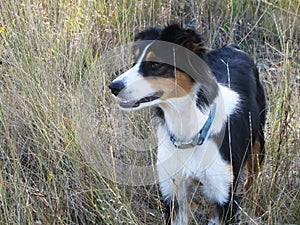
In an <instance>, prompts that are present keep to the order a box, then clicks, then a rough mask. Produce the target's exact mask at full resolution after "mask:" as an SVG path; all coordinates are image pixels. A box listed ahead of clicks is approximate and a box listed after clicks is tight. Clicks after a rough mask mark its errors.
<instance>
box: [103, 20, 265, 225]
mask: <svg viewBox="0 0 300 225" xmlns="http://www.w3.org/2000/svg"><path fill="white" fill-rule="evenodd" d="M132 53H133V61H134V63H133V66H132V67H131V68H130V69H129V70H127V71H126V72H124V73H123V74H121V75H120V76H118V77H117V78H116V79H115V80H113V81H112V82H111V83H110V85H109V88H110V90H111V92H112V94H113V96H115V98H116V99H117V102H118V105H119V107H120V108H121V109H123V110H138V109H141V108H144V107H149V106H151V107H153V108H154V111H155V115H156V116H157V118H159V120H160V122H159V125H158V127H157V138H158V152H157V163H156V168H157V173H158V179H159V187H160V191H161V194H162V197H163V201H164V203H165V209H166V223H167V224H172V225H175V224H177V225H179V224H180V225H185V224H188V223H189V217H190V214H191V211H192V210H191V207H192V206H193V205H194V204H195V203H194V202H193V196H192V191H191V190H193V187H195V186H196V187H199V188H200V189H201V191H202V193H203V195H204V196H205V197H206V198H207V199H208V200H209V201H210V202H212V204H214V205H215V208H216V210H215V215H214V216H213V217H212V218H210V220H209V222H208V224H231V223H234V222H236V221H238V216H237V212H238V208H239V202H240V199H241V196H239V194H237V184H238V181H239V179H240V173H241V170H242V169H243V168H244V167H247V171H248V173H247V175H248V176H247V180H246V183H245V185H244V186H245V188H246V189H248V188H249V187H250V186H251V184H252V182H253V179H254V175H255V174H256V173H257V171H258V167H259V166H260V164H261V163H262V161H263V158H264V144H265V141H264V125H265V120H266V96H265V91H264V87H263V85H262V83H261V81H260V79H259V73H258V69H257V68H256V65H255V64H254V61H253V60H252V59H251V57H250V56H249V55H248V54H247V53H245V52H244V51H242V50H240V49H239V48H238V46H236V45H234V44H231V45H226V46H224V47H222V48H219V49H215V50H209V49H208V48H207V47H205V45H204V40H203V38H202V37H201V36H200V34H199V33H197V31H195V29H193V28H182V27H181V26H180V25H178V24H171V25H168V26H165V27H163V28H156V27H152V28H149V29H146V30H144V31H142V32H140V33H138V34H136V36H135V37H134V45H133V47H132Z"/></svg>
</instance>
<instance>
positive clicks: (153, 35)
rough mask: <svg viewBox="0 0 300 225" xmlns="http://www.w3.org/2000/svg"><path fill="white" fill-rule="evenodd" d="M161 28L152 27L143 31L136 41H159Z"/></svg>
mask: <svg viewBox="0 0 300 225" xmlns="http://www.w3.org/2000/svg"><path fill="white" fill-rule="evenodd" d="M160 32H161V30H160V28H157V27H151V28H149V29H147V30H144V31H141V32H139V33H137V34H136V35H135V36H134V41H145V40H158V39H159V36H160Z"/></svg>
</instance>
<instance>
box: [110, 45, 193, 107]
mask: <svg viewBox="0 0 300 225" xmlns="http://www.w3.org/2000/svg"><path fill="white" fill-rule="evenodd" d="M152 45H153V42H151V43H148V44H147V45H146V46H145V47H144V48H143V49H142V50H141V46H140V48H139V47H137V48H136V49H135V50H134V52H133V53H134V58H136V59H137V60H135V64H134V66H133V67H132V68H131V69H129V70H128V71H126V72H125V73H123V74H122V75H120V76H119V77H117V78H116V79H115V80H114V81H113V82H112V83H111V84H110V86H109V87H110V89H111V90H112V93H113V94H114V95H115V96H116V98H117V100H118V103H119V106H120V108H121V109H123V110H134V109H141V108H144V107H147V106H152V105H156V104H159V103H162V102H164V101H166V100H168V99H171V98H180V97H183V96H186V95H188V94H190V93H191V91H192V89H193V87H194V85H195V82H194V80H193V79H192V78H191V77H190V76H189V75H187V74H186V73H184V72H182V71H180V70H178V69H176V68H175V67H174V66H172V65H169V64H166V63H163V62H162V59H161V58H160V53H159V52H158V51H157V49H158V48H157V47H156V48H152ZM164 57H165V56H164ZM167 57H170V58H172V57H174V56H173V55H172V54H170V56H167Z"/></svg>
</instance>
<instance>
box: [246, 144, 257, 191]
mask: <svg viewBox="0 0 300 225" xmlns="http://www.w3.org/2000/svg"><path fill="white" fill-rule="evenodd" d="M260 151H261V146H260V142H259V141H258V140H256V141H255V143H254V145H253V148H252V152H251V155H250V159H249V160H248V162H247V180H246V182H245V185H244V187H245V189H246V190H249V188H250V187H251V185H252V183H253V181H254V176H255V175H256V174H257V173H258V169H259V162H258V156H259V154H260Z"/></svg>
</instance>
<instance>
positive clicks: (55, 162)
mask: <svg viewBox="0 0 300 225" xmlns="http://www.w3.org/2000/svg"><path fill="white" fill-rule="evenodd" d="M192 18H196V27H197V29H198V30H199V31H200V32H201V33H203V35H204V37H205V38H206V39H207V45H208V46H209V47H211V48H215V47H219V46H222V45H224V44H225V43H229V42H236V43H238V44H239V45H240V47H241V48H242V49H244V50H245V51H247V52H249V53H250V54H251V55H252V56H253V57H254V58H255V60H256V61H257V63H258V67H259V69H260V74H261V79H262V80H263V82H264V84H265V87H266V92H267V95H268V122H267V126H266V141H267V143H266V161H265V164H264V166H263V168H261V172H260V174H259V176H258V178H257V179H256V182H255V184H254V186H253V187H252V189H251V190H250V191H249V193H247V195H246V196H245V199H244V202H243V204H242V205H241V207H242V218H243V221H244V222H245V221H249V220H250V221H251V222H252V223H253V224H299V221H300V172H299V171H300V154H299V149H300V141H299V140H300V133H299V130H300V123H299V118H300V104H299V96H300V75H299V72H300V68H299V64H300V50H299V49H300V47H299V43H300V2H299V1H296V0H291V1H288V0H278V1H275V2H273V1H267V0H261V1H254V0H253V1H246V0H243V1H237V0H226V1H216V0H206V1H205V0H204V1H202V2H198V1H172V0H170V1H136V0H130V1H117V0H113V1H110V3H107V1H104V0H99V1H93V0H91V1H87V0H86V1H81V0H74V1H66V0H52V1H46V0H7V1H1V2H0V34H1V36H0V37H1V38H0V205H1V208H0V224H162V219H163V213H162V212H163V206H162V204H161V200H160V197H159V194H158V190H157V186H156V185H155V184H153V183H155V181H153V182H152V184H151V185H139V186H136V187H135V186H132V185H126V182H127V183H130V181H131V180H130V177H127V175H128V174H126V173H122V171H126V168H125V167H122V168H121V170H120V168H118V166H119V163H120V162H122V163H123V164H124V165H130V164H135V165H142V166H143V167H145V166H147V168H151V165H152V164H153V160H154V159H153V158H155V137H154V135H153V128H152V126H151V124H150V125H149V123H148V121H149V120H151V118H150V116H149V112H148V111H147V110H145V111H142V112H139V113H138V112H135V113H133V114H124V113H122V112H119V111H118V110H116V108H115V105H114V103H113V101H112V99H111V96H110V94H109V92H108V90H107V84H108V83H109V82H110V81H111V80H112V79H113V75H112V74H113V73H114V72H115V71H116V70H118V69H119V68H122V67H123V66H124V65H125V64H126V60H125V59H123V57H122V55H121V56H120V54H112V53H113V50H114V49H115V47H116V46H120V45H122V44H126V43H128V42H129V41H131V40H132V37H133V34H134V32H136V31H138V30H140V29H143V28H145V27H148V26H152V25H159V26H161V25H163V24H167V23H170V22H174V21H177V22H180V23H184V22H186V21H189V20H190V19H192ZM118 49H119V48H118ZM117 53H119V52H117ZM124 55H125V56H127V55H128V54H124ZM136 117H138V118H136ZM120 128H121V129H120ZM145 136H146V137H147V138H146V140H144V139H143V138H142V137H145ZM133 138H136V139H137V140H136V141H138V142H137V143H140V144H139V146H141V150H139V151H136V149H132V147H131V146H130V144H131V142H128V141H126V140H128V139H130V140H132V139H133ZM111 168H113V169H111ZM126 178H128V179H126ZM141 180H143V179H141ZM113 181H119V183H116V182H113ZM139 181H140V180H139ZM139 181H138V182H139ZM135 182H137V181H135ZM150 183H151V182H150ZM205 210H206V209H205V208H204V209H203V211H204V212H205ZM198 217H199V218H198V219H199V221H198V224H203V223H205V222H204V221H205V218H204V216H203V215H201V214H199V215H198Z"/></svg>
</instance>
